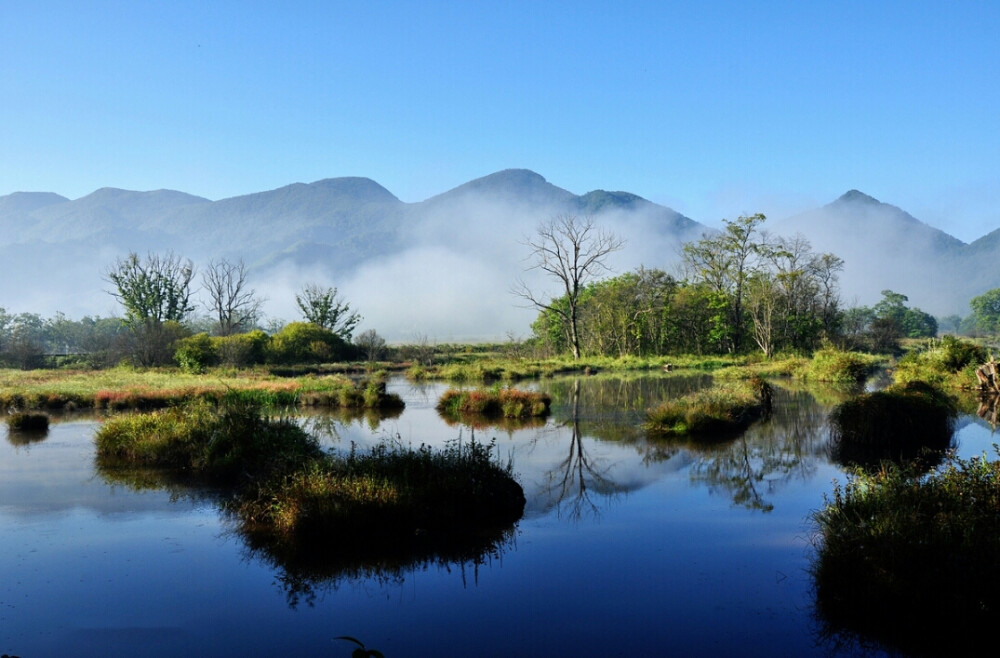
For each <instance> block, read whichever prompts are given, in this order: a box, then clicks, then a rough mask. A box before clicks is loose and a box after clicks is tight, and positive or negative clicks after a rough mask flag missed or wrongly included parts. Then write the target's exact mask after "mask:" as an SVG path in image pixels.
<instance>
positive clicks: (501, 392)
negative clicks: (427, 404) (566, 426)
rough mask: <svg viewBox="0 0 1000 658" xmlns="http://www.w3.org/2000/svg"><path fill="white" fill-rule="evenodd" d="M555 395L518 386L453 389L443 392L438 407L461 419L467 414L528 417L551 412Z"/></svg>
mask: <svg viewBox="0 0 1000 658" xmlns="http://www.w3.org/2000/svg"><path fill="white" fill-rule="evenodd" d="M551 405H552V397H551V396H550V395H548V394H547V393H538V392H535V391H523V390H519V389H516V388H500V387H493V388H490V389H474V390H462V389H456V388H450V389H448V390H447V391H445V392H444V393H443V394H442V395H441V399H440V400H439V401H438V404H437V410H438V412H440V413H441V414H443V415H445V416H448V417H452V418H461V417H467V416H473V417H477V416H478V417H484V418H506V419H512V420H527V419H530V418H544V417H545V416H547V415H548V414H549V408H550V406H551Z"/></svg>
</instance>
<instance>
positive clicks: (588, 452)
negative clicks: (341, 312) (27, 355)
mask: <svg viewBox="0 0 1000 658" xmlns="http://www.w3.org/2000/svg"><path fill="white" fill-rule="evenodd" d="M705 381H706V378H704V377H685V376H664V375H652V376H623V377H610V376H594V377H587V378H556V379H552V380H544V381H541V382H534V383H530V384H524V385H523V386H524V387H525V388H534V389H540V390H544V391H548V392H549V393H551V394H552V396H553V399H554V403H553V409H552V411H553V413H552V416H551V417H550V418H549V419H548V420H547V421H546V422H545V423H544V424H536V425H535V426H532V427H526V428H521V429H512V428H510V427H496V426H494V427H476V428H473V427H469V426H467V425H462V424H457V425H456V424H449V423H446V422H445V421H444V420H442V419H441V418H440V417H439V416H438V414H437V412H436V411H435V410H434V406H435V404H436V403H437V400H438V398H439V397H440V395H441V393H442V392H443V391H444V389H445V388H446V387H447V386H446V385H444V384H440V383H411V382H407V381H406V380H404V379H402V378H392V379H390V382H389V390H390V391H391V392H396V393H398V394H400V395H401V396H402V397H403V399H404V401H405V402H406V409H405V411H404V412H403V413H402V414H401V415H399V416H397V417H395V418H389V419H382V420H381V421H379V420H377V419H374V418H370V417H369V418H365V417H362V418H355V419H349V418H345V417H339V416H311V417H307V418H306V419H305V420H304V422H306V423H307V424H308V425H309V427H310V428H312V429H313V430H314V431H315V432H316V433H317V434H318V435H319V436H320V437H321V440H322V442H323V444H324V445H325V446H327V447H329V448H330V449H333V450H349V449H350V446H351V444H352V442H353V443H354V444H355V445H357V446H359V447H363V446H367V445H371V444H373V443H376V442H378V441H382V440H395V441H401V442H403V443H404V444H413V445H414V446H419V445H420V444H421V443H426V444H429V445H431V446H442V445H444V443H445V442H447V441H456V440H462V441H468V440H470V439H471V438H472V437H473V436H474V437H475V439H476V440H477V441H489V440H490V439H494V438H495V440H496V450H497V451H498V453H499V454H500V456H501V457H502V458H503V459H504V460H506V459H508V458H510V459H511V460H512V462H513V468H514V472H515V475H516V477H517V479H518V481H519V482H520V483H521V485H522V486H523V487H524V490H525V495H526V497H527V506H526V508H525V514H524V517H523V518H522V519H521V521H520V522H519V523H518V524H517V525H516V527H515V528H514V529H513V531H510V532H508V533H507V536H506V539H505V540H504V541H503V542H502V544H501V545H500V546H499V547H497V546H495V545H494V546H493V548H492V549H491V550H489V551H487V552H486V553H485V554H483V555H479V556H476V557H467V558H466V559H464V560H462V559H459V560H452V561H448V560H445V559H423V560H418V561H416V562H414V561H409V562H407V561H406V560H403V561H399V560H382V561H381V562H380V563H378V564H372V565H359V564H356V563H352V564H351V565H350V566H343V567H330V568H328V569H325V570H324V569H322V568H319V569H316V568H314V569H312V570H311V571H310V570H307V571H302V570H295V569H294V568H290V567H288V565H285V564H283V563H282V562H281V560H280V559H274V558H271V557H268V556H267V555H266V554H262V552H261V551H259V550H254V549H252V548H250V547H249V546H248V544H247V543H246V542H245V541H244V540H243V538H242V537H241V536H240V535H239V534H238V533H237V532H236V531H235V530H234V526H233V525H232V524H231V523H229V522H228V521H227V520H226V519H225V517H224V515H223V514H221V513H220V511H219V509H218V506H217V503H216V501H215V499H214V497H213V494H212V492H195V491H191V490H186V489H178V488H173V489H172V490H164V489H160V488H156V487H152V488H142V487H138V486H134V485H132V484H128V483H124V484H123V483H122V482H115V481H112V480H109V479H108V478H106V477H104V476H102V474H100V473H99V472H97V471H96V469H95V465H94V444H93V434H94V431H95V428H96V427H97V423H98V422H99V421H98V420H96V419H95V418H93V417H90V418H88V417H85V416H78V417H72V416H65V417H57V418H56V419H55V421H56V422H54V423H53V425H52V426H51V427H50V429H49V431H48V433H47V434H45V435H43V436H34V437H23V436H17V435H9V434H8V435H7V436H6V440H3V441H0V546H2V548H0V653H9V654H16V655H18V656H22V657H24V658H29V657H36V656H70V655H72V656H109V655H129V656H179V655H189V656H202V655H204V656H220V655H234V656H235V655H241V656H249V655H253V656H284V655H301V656H320V655H321V656H349V655H350V654H351V651H352V649H354V648H356V645H354V644H352V643H351V642H349V641H346V640H339V639H336V638H338V637H339V636H344V635H347V636H352V637H354V638H357V639H358V640H360V641H361V642H363V643H364V644H365V645H366V646H367V648H373V649H378V650H379V651H381V652H383V653H384V654H385V655H386V656H388V657H390V658H391V657H394V656H424V655H427V656H431V655H433V656H440V655H445V656H514V655H539V656H543V655H544V656H553V655H577V656H596V655H601V656H607V655H667V654H673V655H690V656H701V655H704V656H714V655H741V656H753V655H761V656H774V655H796V656H802V655H831V654H837V653H838V652H842V651H846V649H844V648H838V647H837V646H836V645H834V644H833V643H831V642H830V641H829V640H826V639H824V634H823V629H822V625H821V624H820V623H819V622H818V621H817V620H816V619H815V618H814V615H813V600H812V593H811V583H810V577H809V573H808V568H809V563H810V562H809V561H810V555H811V553H812V550H813V549H812V544H811V538H812V535H813V532H814V529H813V527H812V525H811V522H810V513H811V512H812V511H813V510H815V509H817V508H819V507H820V506H821V505H822V503H823V495H824V494H825V493H829V492H830V491H831V489H832V481H833V480H835V479H836V480H839V481H840V482H843V481H844V480H845V476H844V469H843V468H842V467H840V466H838V465H836V464H832V463H831V462H830V461H829V459H828V457H827V453H826V450H827V440H828V434H829V430H828V427H827V425H826V415H827V413H828V411H829V409H830V407H831V406H832V405H833V404H836V403H837V402H838V401H840V400H841V399H843V398H842V397H841V396H840V395H839V394H838V393H836V392H834V391H831V390H828V389H823V388H815V387H810V388H794V389H793V388H789V386H790V385H789V384H785V383H781V382H779V383H778V390H777V391H776V395H775V413H774V415H773V417H772V419H771V420H769V421H766V422H761V423H757V424H755V425H753V426H751V428H750V429H749V430H747V431H746V432H745V433H744V434H742V435H740V436H738V437H734V438H730V439H727V440H718V441H713V442H707V443H689V442H684V441H681V442H678V441H662V440H652V439H650V438H648V437H647V436H646V435H645V433H644V432H643V431H642V428H641V423H642V419H643V411H644V410H645V409H646V408H647V407H649V406H652V405H653V404H655V403H657V402H658V401H660V400H662V399H665V398H669V397H672V396H677V395H680V394H682V393H684V392H687V391H689V390H693V389H695V388H697V387H699V386H702V385H704V383H705ZM957 428H958V429H957V431H956V442H957V446H958V452H959V454H960V455H962V456H965V457H969V456H974V455H978V454H981V453H982V452H983V451H987V452H989V451H991V447H990V446H991V445H992V443H993V440H994V438H993V436H992V433H991V430H990V428H989V426H988V425H985V424H983V423H981V421H979V420H978V419H974V418H972V417H963V418H961V419H960V420H959V422H958V424H957ZM333 562H335V561H333ZM314 566H315V565H314Z"/></svg>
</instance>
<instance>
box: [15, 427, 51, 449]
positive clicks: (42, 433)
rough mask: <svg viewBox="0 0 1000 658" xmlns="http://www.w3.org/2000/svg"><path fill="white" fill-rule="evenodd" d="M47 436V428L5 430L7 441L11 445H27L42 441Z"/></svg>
mask: <svg viewBox="0 0 1000 658" xmlns="http://www.w3.org/2000/svg"><path fill="white" fill-rule="evenodd" d="M48 436H49V428H47V427H46V428H45V429H39V430H11V429H8V430H7V442H8V443H10V444H11V445H12V446H29V445H31V444H32V443H38V442H39V441H44V440H45V439H47V438H48Z"/></svg>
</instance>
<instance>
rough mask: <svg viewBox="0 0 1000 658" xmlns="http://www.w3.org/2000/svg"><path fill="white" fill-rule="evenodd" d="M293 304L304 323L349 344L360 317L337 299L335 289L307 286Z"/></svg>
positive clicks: (345, 303)
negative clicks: (334, 335) (325, 331)
mask: <svg viewBox="0 0 1000 658" xmlns="http://www.w3.org/2000/svg"><path fill="white" fill-rule="evenodd" d="M295 303H296V304H298V306H299V309H300V310H301V311H302V316H303V317H304V318H305V319H306V322H311V323H312V324H314V325H316V326H317V327H319V328H320V329H326V330H327V331H330V332H332V333H334V334H336V335H337V336H339V337H340V338H342V339H343V340H344V341H347V342H350V340H351V334H352V333H353V332H354V328H355V327H356V326H357V325H358V323H359V322H361V316H360V315H358V314H357V313H352V312H351V306H350V304H348V303H347V302H346V301H343V300H341V299H339V298H338V297H337V289H336V288H321V287H319V286H317V285H314V284H310V285H307V286H306V287H304V288H303V289H302V292H301V293H299V294H297V295H295Z"/></svg>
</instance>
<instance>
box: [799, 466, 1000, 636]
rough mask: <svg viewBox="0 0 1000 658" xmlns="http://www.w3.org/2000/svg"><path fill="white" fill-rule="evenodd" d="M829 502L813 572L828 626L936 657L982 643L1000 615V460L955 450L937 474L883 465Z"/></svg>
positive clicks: (818, 517)
mask: <svg viewBox="0 0 1000 658" xmlns="http://www.w3.org/2000/svg"><path fill="white" fill-rule="evenodd" d="M994 449H995V450H996V447H995V448H994ZM996 456H1000V454H998V455H996ZM996 456H995V457H996ZM825 502H826V505H825V507H824V508H823V509H822V510H820V511H818V512H816V513H815V514H814V515H813V519H814V521H815V523H816V525H817V527H818V530H819V534H818V537H817V540H818V542H817V548H818V551H817V554H816V557H815V559H814V562H813V565H812V575H813V579H814V583H815V587H816V603H817V610H818V611H819V613H820V615H821V618H822V619H823V620H824V622H825V623H826V624H827V626H828V629H827V630H828V631H829V632H831V633H833V634H836V633H846V634H848V635H860V636H862V637H865V638H868V641H869V642H870V639H871V638H875V639H876V640H878V641H879V642H880V643H882V644H883V645H884V646H885V647H886V648H890V649H892V650H903V651H904V652H909V651H917V652H919V653H921V654H927V655H932V654H933V655H938V654H939V653H940V655H945V654H947V655H962V654H963V653H968V651H967V649H969V648H973V649H974V651H973V653H976V652H979V651H980V650H981V648H982V647H981V645H979V642H981V639H982V631H983V629H984V628H989V627H990V624H991V623H993V622H995V621H996V619H997V616H998V615H1000V560H997V555H998V552H1000V462H998V461H996V459H995V458H994V460H993V461H990V460H987V459H986V455H985V454H984V455H983V456H982V457H981V458H974V459H971V460H962V459H957V458H954V459H951V460H950V461H949V463H948V465H947V467H946V468H944V469H943V470H941V471H939V472H936V473H933V474H931V475H929V476H923V475H920V473H919V472H918V471H917V470H914V469H912V468H908V467H899V466H896V465H892V464H884V465H883V466H882V467H881V468H880V469H879V470H878V471H876V472H873V473H868V474H866V473H863V472H858V473H856V474H855V475H853V476H852V477H851V479H850V480H849V481H848V483H847V484H846V486H844V487H843V488H841V487H840V486H837V487H835V489H834V491H833V494H832V498H831V497H827V498H826V501H825ZM977 645H979V646H977ZM963 647H964V648H965V649H963Z"/></svg>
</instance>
